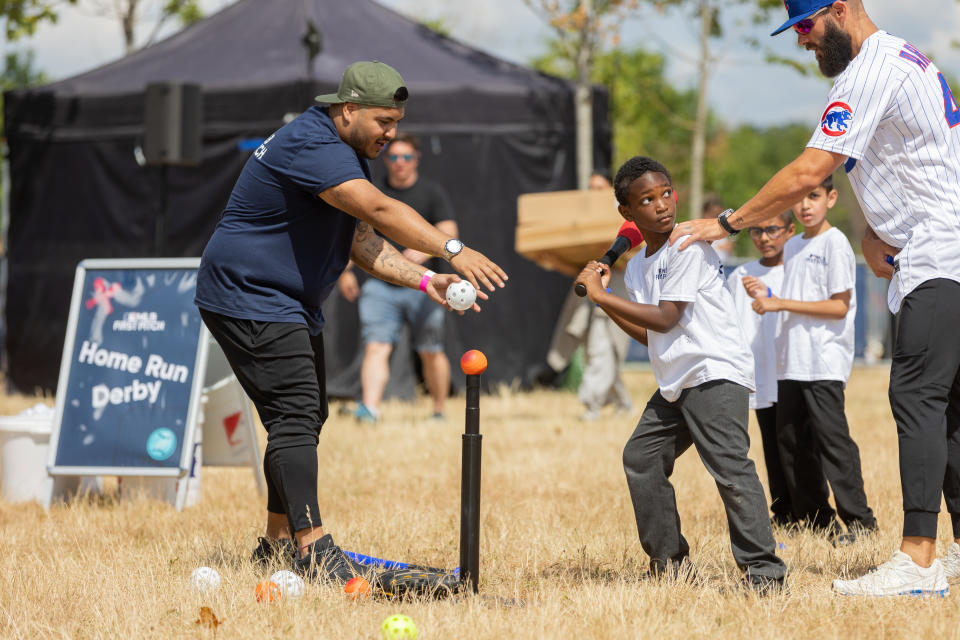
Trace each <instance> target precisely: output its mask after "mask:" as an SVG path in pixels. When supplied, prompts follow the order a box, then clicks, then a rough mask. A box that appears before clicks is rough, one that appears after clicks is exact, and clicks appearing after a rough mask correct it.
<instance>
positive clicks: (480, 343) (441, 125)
mask: <svg viewBox="0 0 960 640" xmlns="http://www.w3.org/2000/svg"><path fill="white" fill-rule="evenodd" d="M311 28H315V29H316V30H317V31H318V32H319V33H320V35H321V42H322V50H321V52H320V53H319V55H316V56H315V57H313V58H311V57H310V53H309V47H307V46H306V43H305V40H304V36H305V35H306V34H307V33H308V31H309V30H310V29H311ZM364 59H366V60H370V59H379V60H383V61H385V62H388V63H390V64H391V65H393V66H395V67H396V68H397V69H398V70H399V71H400V73H401V74H402V75H403V76H404V79H405V80H406V82H407V85H408V87H409V89H410V94H411V99H410V102H409V103H408V107H407V116H406V118H405V119H404V121H403V123H402V125H401V126H402V128H403V129H404V130H407V131H411V132H413V133H416V134H418V135H420V136H421V137H422V138H423V139H424V142H425V143H426V144H425V145H424V149H423V158H422V161H421V171H422V173H423V174H424V175H426V176H429V177H430V178H432V179H434V180H437V181H439V182H440V183H442V184H443V185H444V186H445V187H446V188H447V189H448V191H449V192H450V194H451V198H452V200H453V203H454V206H455V208H456V210H457V215H458V218H459V223H460V234H461V237H462V238H463V239H464V240H465V241H466V242H467V243H468V244H469V245H470V246H472V247H475V248H477V249H478V250H480V251H483V252H484V253H486V254H487V255H488V256H490V257H492V258H493V259H495V260H496V261H497V262H498V263H499V264H500V265H501V266H503V267H504V268H505V269H506V270H507V271H508V272H509V273H510V276H511V280H510V283H509V286H508V287H507V288H506V289H505V290H503V291H500V292H498V293H497V294H495V295H494V296H493V297H492V298H491V300H490V301H489V302H488V303H487V304H485V305H483V306H484V310H483V312H482V313H481V314H479V315H477V314H468V315H466V316H464V317H462V318H456V319H452V320H451V322H450V326H451V332H450V334H451V335H450V341H449V345H448V349H449V352H450V355H451V356H454V355H459V353H460V352H461V351H462V349H461V347H462V346H463V345H466V348H479V349H482V350H483V351H484V352H485V353H486V354H487V356H488V358H489V360H490V362H491V366H490V369H489V375H488V376H487V379H488V380H490V381H511V380H515V379H517V378H522V377H523V376H524V375H525V374H526V373H528V371H529V369H530V368H531V367H532V366H534V365H535V364H537V363H539V362H541V361H542V360H543V356H544V353H545V351H546V347H547V342H548V340H549V338H550V332H551V330H552V327H553V321H554V319H555V317H556V313H557V311H558V309H559V306H560V303H561V302H562V300H563V296H564V294H565V287H566V286H568V285H569V281H568V280H567V279H565V278H562V277H560V276H557V275H556V274H551V273H548V272H545V271H543V270H541V269H539V268H538V267H536V266H535V265H534V264H533V263H531V262H530V261H528V260H525V259H524V258H522V257H520V256H518V255H517V254H516V253H515V252H514V250H513V242H514V228H515V224H516V197H517V195H519V194H521V193H525V192H534V191H549V190H557V189H567V188H572V187H573V186H574V184H575V151H574V135H573V132H574V116H573V87H572V85H571V84H570V83H568V82H566V81H563V80H560V79H557V78H552V77H549V76H546V75H543V74H540V73H537V72H535V71H531V70H529V69H526V68H523V67H520V66H517V65H513V64H510V63H507V62H504V61H502V60H499V59H496V58H494V57H491V56H490V55H488V54H485V53H483V52H481V51H478V50H476V49H473V48H470V47H467V46H465V45H463V44H461V43H458V42H456V41H454V40H451V39H448V38H445V37H443V36H441V35H438V34H437V33H435V32H433V31H431V30H429V29H427V28H425V27H423V26H422V25H419V24H417V23H415V22H412V21H410V20H408V19H406V18H404V17H402V16H400V15H399V14H397V13H394V12H393V11H390V10H389V9H386V8H384V7H382V6H380V5H378V4H376V3H375V2H373V1H372V0H352V1H351V2H335V1H333V0H240V1H239V2H237V3H236V4H233V5H230V6H229V7H227V8H225V9H223V10H222V11H220V12H218V13H217V14H215V15H213V16H211V17H209V18H207V19H205V20H202V21H200V22H198V23H196V24H194V25H192V26H190V27H189V28H187V29H184V30H183V31H181V32H180V33H178V34H176V35H174V36H173V37H171V38H168V39H167V40H164V41H163V42H160V43H158V44H156V45H154V46H151V47H149V48H146V49H143V50H141V51H138V52H136V53H134V54H131V55H129V56H126V57H124V58H122V59H120V60H118V61H116V62H114V63H111V64H108V65H105V66H103V67H100V68H98V69H95V70H93V71H90V72H88V73H84V74H81V75H78V76H75V77H73V78H68V79H66V80H62V81H59V82H56V83H53V84H50V85H47V86H44V87H40V88H37V89H29V90H17V91H12V92H7V93H6V94H5V123H6V136H7V142H8V145H9V162H10V176H11V185H10V192H9V203H10V212H11V215H10V221H9V228H8V235H7V255H6V259H7V269H8V270H7V272H8V283H7V291H6V300H5V317H6V340H5V345H6V350H7V356H8V359H7V363H6V364H7V370H8V379H9V380H10V381H11V382H12V383H13V385H14V386H15V387H17V388H18V389H21V390H25V391H32V390H35V389H37V388H42V389H53V388H55V386H56V382H57V373H58V369H59V364H60V351H61V349H62V345H63V336H64V332H65V328H66V316H67V311H68V307H69V299H70V292H71V286H72V279H73V271H74V268H75V267H76V264H77V263H78V262H79V261H80V260H82V259H84V258H113V257H141V256H150V255H153V254H154V252H155V240H156V238H155V229H156V219H157V217H158V216H159V215H160V213H161V211H160V207H161V203H165V217H166V233H165V237H163V238H162V245H163V247H164V253H165V255H168V256H196V255H200V253H201V252H202V250H203V246H204V244H205V242H206V240H207V239H208V238H209V236H210V233H211V231H212V229H213V226H214V224H215V223H216V220H217V217H218V215H219V213H220V211H221V209H222V207H223V205H224V203H225V202H226V200H227V197H228V195H229V193H230V189H231V188H232V186H233V183H234V181H235V179H236V176H237V175H238V174H239V172H240V169H241V168H242V166H243V163H244V162H246V160H247V158H248V157H249V155H250V150H249V142H250V141H251V140H256V139H258V138H263V137H265V136H266V135H269V133H270V132H272V131H273V130H275V129H277V128H278V127H279V126H281V125H282V123H283V119H284V117H285V115H287V114H296V113H299V112H300V111H302V110H303V109H304V108H306V107H308V106H310V105H311V104H312V101H313V96H315V95H317V94H318V93H320V92H325V91H329V90H331V89H334V88H335V87H336V85H337V83H338V82H339V79H340V75H341V74H342V72H343V70H344V69H345V68H346V66H347V65H348V64H350V63H351V62H354V61H356V60H364ZM150 82H188V83H195V84H199V85H200V86H201V87H202V90H203V157H202V162H201V163H200V165H199V166H197V167H169V168H166V169H165V170H161V169H160V168H158V167H150V166H141V165H140V164H138V163H137V161H136V157H135V150H136V149H137V148H138V146H139V145H140V144H141V143H142V141H143V137H144V124H143V121H144V88H145V85H146V84H147V83H150ZM594 106H595V109H594V112H595V125H594V130H595V141H596V142H595V154H594V155H595V159H596V161H597V163H598V166H605V165H606V164H607V163H608V162H609V157H610V148H609V145H610V131H609V125H608V120H607V101H606V95H605V94H604V93H603V92H602V91H599V90H598V91H595V93H594ZM244 143H247V144H244ZM373 165H374V166H375V169H377V168H379V163H378V162H374V163H373ZM324 311H325V315H326V317H327V329H326V330H325V334H326V338H327V340H326V342H327V351H328V352H327V362H328V374H329V375H330V380H329V388H330V391H331V393H332V394H334V395H352V394H353V393H354V392H355V391H356V390H357V389H358V384H359V383H358V380H357V369H356V367H355V366H353V367H351V366H350V363H355V356H356V352H357V327H356V325H357V323H356V311H355V308H354V307H353V306H352V305H347V304H345V303H344V301H343V300H342V299H337V298H336V297H334V298H332V299H331V300H330V301H329V303H328V305H327V306H326V307H325V309H324Z"/></svg>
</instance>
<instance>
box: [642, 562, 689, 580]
mask: <svg viewBox="0 0 960 640" xmlns="http://www.w3.org/2000/svg"><path fill="white" fill-rule="evenodd" d="M648 575H649V576H650V577H651V578H655V579H659V580H675V581H678V582H692V581H693V580H694V579H695V578H696V571H695V570H694V568H693V563H692V562H690V557H689V556H683V557H681V558H680V559H679V560H676V559H672V558H670V559H666V560H664V559H663V558H650V573H649V574H648Z"/></svg>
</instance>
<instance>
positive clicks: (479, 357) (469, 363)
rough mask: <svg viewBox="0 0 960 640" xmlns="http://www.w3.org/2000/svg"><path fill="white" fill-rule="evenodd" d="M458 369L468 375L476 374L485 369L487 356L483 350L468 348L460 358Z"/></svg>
mask: <svg viewBox="0 0 960 640" xmlns="http://www.w3.org/2000/svg"><path fill="white" fill-rule="evenodd" d="M460 369H462V370H463V372H464V373H465V374H467V375H468V376H478V375H480V374H481V373H483V372H484V371H486V370H487V356H485V355H483V351H478V350H477V349H470V351H467V352H466V353H465V354H463V356H462V357H461V358H460Z"/></svg>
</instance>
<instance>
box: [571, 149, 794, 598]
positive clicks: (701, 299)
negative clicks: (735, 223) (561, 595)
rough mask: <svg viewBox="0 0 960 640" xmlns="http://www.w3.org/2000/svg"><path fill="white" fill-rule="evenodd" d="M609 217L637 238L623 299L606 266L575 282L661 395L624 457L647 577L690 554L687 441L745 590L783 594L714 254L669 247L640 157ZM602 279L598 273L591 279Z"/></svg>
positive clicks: (663, 206)
mask: <svg viewBox="0 0 960 640" xmlns="http://www.w3.org/2000/svg"><path fill="white" fill-rule="evenodd" d="M614 190H615V193H616V196H617V201H618V202H619V203H620V206H619V210H620V215H622V216H623V217H624V218H625V219H627V220H632V221H633V222H634V223H636V225H637V228H638V229H640V231H641V232H642V233H643V235H644V238H645V239H646V241H647V246H646V249H645V251H641V253H640V254H638V255H637V256H636V257H634V258H633V259H632V260H631V261H630V262H629V264H628V265H627V270H626V275H625V281H626V285H627V290H628V292H629V294H630V296H631V298H633V300H634V301H633V302H631V301H629V300H626V299H624V298H620V297H618V296H616V295H614V294H612V293H608V292H607V291H605V286H606V285H605V283H604V281H603V280H605V279H608V278H609V272H610V271H609V268H608V267H606V266H605V265H601V264H600V263H598V262H591V263H589V264H588V265H587V266H586V267H585V268H584V270H583V271H582V272H581V274H580V276H579V277H578V278H577V281H578V282H581V283H583V284H584V285H585V286H586V288H587V295H588V296H589V298H590V300H592V301H593V302H594V303H596V304H597V305H598V306H599V307H600V308H601V309H603V311H604V312H606V313H607V315H609V316H610V318H612V319H613V321H614V322H616V323H617V325H619V326H620V328H622V329H623V330H624V331H626V332H627V333H628V334H629V335H631V336H632V337H634V338H636V339H637V340H639V341H641V342H643V343H644V344H646V345H647V346H648V348H649V352H650V362H651V364H652V365H653V371H654V375H655V376H656V378H657V383H658V385H659V387H660V388H659V390H658V391H657V392H656V393H654V394H653V397H652V398H650V401H649V402H648V403H647V406H646V408H645V409H644V412H643V415H642V416H641V418H640V422H639V423H638V424H637V427H636V429H635V430H634V432H633V435H632V436H630V439H629V440H628V441H627V444H626V447H625V448H624V450H623V465H624V470H625V471H626V476H627V486H628V488H629V490H630V498H631V501H632V502H633V509H634V515H635V517H636V521H637V531H638V533H639V536H640V544H641V545H642V546H643V550H644V551H645V552H646V553H647V555H648V556H650V572H651V574H653V575H664V574H666V575H668V576H671V575H677V573H678V571H679V570H680V569H681V565H682V564H683V563H684V562H685V561H686V560H687V558H688V556H689V553H690V547H689V545H688V544H687V541H686V540H685V539H684V537H683V535H682V534H681V532H680V515H679V513H678V512H677V505H676V499H675V496H674V490H673V486H672V485H671V484H670V475H671V474H672V473H673V465H674V461H675V460H676V459H677V457H679V456H680V454H682V453H683V452H684V451H686V450H687V449H688V448H689V447H690V445H691V444H692V445H694V446H695V447H696V450H697V454H698V455H699V456H700V459H701V460H702V461H703V464H704V466H705V467H706V468H707V471H708V472H709V473H710V475H712V476H713V477H714V479H715V480H716V484H717V489H718V490H719V492H720V497H721V499H722V500H723V504H724V507H725V509H726V514H727V524H728V526H729V528H730V543H731V548H732V550H733V556H734V559H735V560H736V562H737V565H738V566H740V567H742V568H743V569H744V570H745V574H746V575H745V577H746V584H747V586H748V587H750V588H751V589H754V590H756V591H758V592H759V593H767V592H769V591H770V590H777V589H779V588H781V587H782V585H783V581H784V576H785V574H786V567H785V566H784V564H783V561H781V560H780V558H778V557H777V555H776V552H775V550H774V547H775V543H774V540H773V532H772V530H771V526H770V518H769V517H768V516H767V508H766V500H765V498H764V494H763V487H762V486H761V485H760V480H759V478H758V477H757V470H756V468H755V467H754V464H753V461H752V460H750V458H749V457H747V450H748V448H749V444H750V441H749V437H748V436H747V416H748V408H747V396H748V395H749V393H750V391H752V390H753V375H752V374H753V357H752V355H751V354H750V351H749V349H748V348H747V345H746V342H745V340H744V337H743V332H742V331H741V329H740V323H739V321H738V320H737V317H736V314H735V313H734V312H733V301H732V299H731V298H730V292H729V291H727V289H726V288H725V286H724V280H723V271H722V269H721V265H720V260H719V259H718V258H717V254H716V252H714V250H713V249H712V248H711V247H710V246H709V245H708V244H705V243H703V242H697V243H694V244H693V245H691V246H690V247H689V248H688V249H687V250H686V251H683V252H680V251H679V250H678V247H679V245H677V246H670V245H669V243H668V242H667V240H668V238H669V237H670V232H671V231H672V230H673V227H674V225H675V218H676V202H675V200H674V198H673V187H672V185H671V182H670V174H669V173H668V172H667V169H666V168H665V167H663V165H661V164H660V163H658V162H656V161H655V160H652V159H650V158H645V157H635V158H632V159H630V160H628V161H627V162H626V163H624V165H623V166H622V167H621V168H620V170H619V171H618V172H617V176H616V179H615V180H614ZM601 274H602V277H601Z"/></svg>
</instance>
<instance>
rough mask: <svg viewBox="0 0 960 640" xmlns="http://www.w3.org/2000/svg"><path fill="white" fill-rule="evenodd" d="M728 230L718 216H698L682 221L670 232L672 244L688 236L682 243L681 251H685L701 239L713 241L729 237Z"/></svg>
mask: <svg viewBox="0 0 960 640" xmlns="http://www.w3.org/2000/svg"><path fill="white" fill-rule="evenodd" d="M727 235H728V234H727V232H726V231H724V230H723V227H721V226H720V223H719V222H717V219H716V218H698V219H696V220H687V221H686V222H681V223H680V224H678V225H677V226H675V227H674V228H673V231H672V232H671V233H670V246H673V244H674V243H675V242H676V241H677V240H679V239H680V238H682V237H684V236H687V238H686V240H684V241H683V242H681V243H680V249H679V250H680V251H683V250H684V249H686V248H687V247H689V246H690V245H691V244H693V243H694V242H696V241H698V240H700V241H703V242H713V241H714V240H720V239H722V238H726V237H727Z"/></svg>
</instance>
